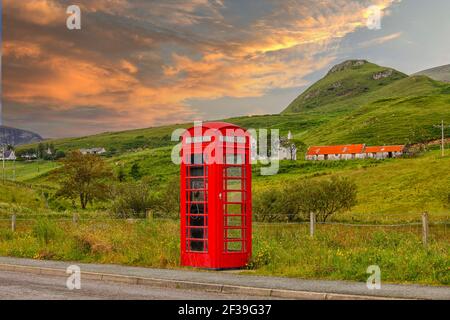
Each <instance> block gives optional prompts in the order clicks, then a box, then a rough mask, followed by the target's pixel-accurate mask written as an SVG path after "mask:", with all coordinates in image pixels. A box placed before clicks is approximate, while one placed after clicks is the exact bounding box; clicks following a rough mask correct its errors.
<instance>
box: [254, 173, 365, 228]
mask: <svg viewBox="0 0 450 320" xmlns="http://www.w3.org/2000/svg"><path fill="white" fill-rule="evenodd" d="M356 195H357V188H356V184H355V183H354V182H353V181H350V180H349V179H347V178H336V177H333V178H332V179H330V180H315V179H309V180H297V181H295V182H291V183H289V184H287V185H286V186H285V187H283V188H278V189H276V188H273V189H267V190H264V191H261V192H259V193H257V194H256V195H255V197H254V207H253V208H254V209H253V211H254V213H255V217H256V220H257V221H266V222H275V221H279V222H294V221H305V220H308V219H309V215H310V213H311V212H313V213H315V214H316V219H317V221H319V222H326V221H327V219H328V218H329V217H331V216H332V215H334V214H336V213H338V212H342V211H346V210H349V209H351V208H352V207H353V206H354V205H356Z"/></svg>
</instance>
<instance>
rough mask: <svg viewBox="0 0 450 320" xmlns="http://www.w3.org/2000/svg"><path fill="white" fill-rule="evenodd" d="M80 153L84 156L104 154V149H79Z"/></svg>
mask: <svg viewBox="0 0 450 320" xmlns="http://www.w3.org/2000/svg"><path fill="white" fill-rule="evenodd" d="M80 152H81V153H82V154H84V155H86V154H105V153H106V149H105V148H91V149H80Z"/></svg>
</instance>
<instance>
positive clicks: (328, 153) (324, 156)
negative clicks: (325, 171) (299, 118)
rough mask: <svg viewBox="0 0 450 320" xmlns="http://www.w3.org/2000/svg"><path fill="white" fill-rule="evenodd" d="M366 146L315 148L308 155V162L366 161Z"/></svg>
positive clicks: (309, 150) (310, 149) (351, 145)
mask: <svg viewBox="0 0 450 320" xmlns="http://www.w3.org/2000/svg"><path fill="white" fill-rule="evenodd" d="M364 149H365V145H364V144H349V145H341V146H313V147H310V148H309V149H308V152H307V153H306V160H319V161H322V160H352V159H364V158H365V153H364Z"/></svg>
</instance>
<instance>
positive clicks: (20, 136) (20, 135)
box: [0, 126, 42, 146]
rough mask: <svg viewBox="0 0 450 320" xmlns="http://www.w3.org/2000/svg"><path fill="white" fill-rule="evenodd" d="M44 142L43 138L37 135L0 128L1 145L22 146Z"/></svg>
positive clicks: (14, 129)
mask: <svg viewBox="0 0 450 320" xmlns="http://www.w3.org/2000/svg"><path fill="white" fill-rule="evenodd" d="M39 141H42V137H41V136H40V135H38V134H37V133H34V132H31V131H26V130H21V129H16V128H10V127H5V126H0V144H3V143H6V144H11V145H15V146H16V145H21V144H27V143H35V142H39Z"/></svg>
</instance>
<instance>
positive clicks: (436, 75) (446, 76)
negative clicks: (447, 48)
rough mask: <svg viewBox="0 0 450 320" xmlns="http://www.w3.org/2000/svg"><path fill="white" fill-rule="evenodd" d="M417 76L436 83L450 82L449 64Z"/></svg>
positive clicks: (421, 72) (419, 73) (418, 73)
mask: <svg viewBox="0 0 450 320" xmlns="http://www.w3.org/2000/svg"><path fill="white" fill-rule="evenodd" d="M415 75H417V76H427V77H430V78H431V79H434V80H437V81H444V82H450V64H447V65H445V66H440V67H436V68H431V69H427V70H424V71H420V72H417V73H416V74H415Z"/></svg>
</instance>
